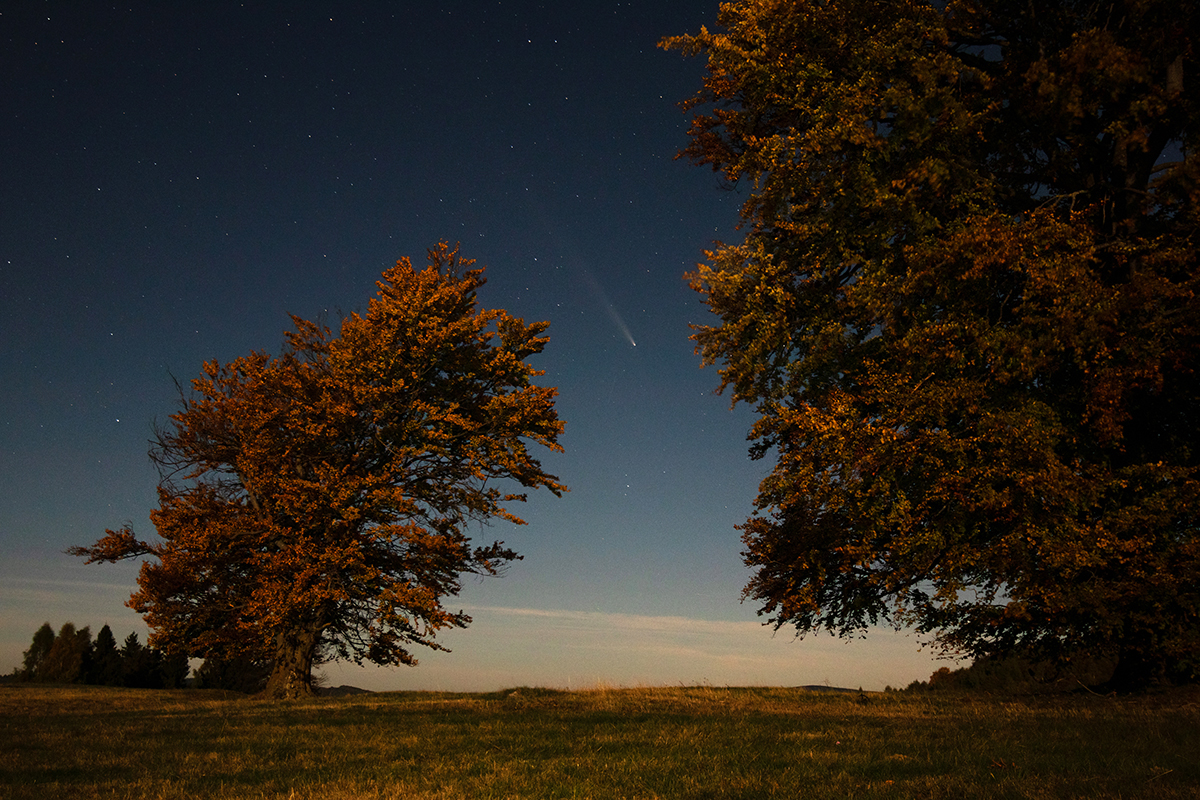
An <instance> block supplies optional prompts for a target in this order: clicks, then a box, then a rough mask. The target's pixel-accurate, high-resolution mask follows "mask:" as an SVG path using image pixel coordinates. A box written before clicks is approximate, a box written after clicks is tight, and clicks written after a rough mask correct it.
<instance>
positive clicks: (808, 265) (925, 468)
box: [663, 0, 1200, 687]
mask: <svg viewBox="0 0 1200 800" xmlns="http://www.w3.org/2000/svg"><path fill="white" fill-rule="evenodd" d="M1197 14H1198V12H1197V10H1196V7H1195V6H1194V4H1191V3H1183V4H1180V3H1176V2H1170V1H1169V0H1126V1H1125V2H1116V1H1110V2H1088V3H1081V2H1073V1H1069V0H1052V1H1051V2H1044V3H1032V4H1029V3H1024V2H1021V3H1016V2H1010V0H951V1H950V2H918V1H917V0H909V1H908V2H893V0H824V1H822V2H817V1H816V0H811V1H810V0H741V1H739V2H728V3H722V5H721V10H720V16H719V18H718V22H719V25H720V27H721V29H720V30H717V31H709V30H707V29H704V30H702V31H701V32H700V33H698V34H695V35H688V36H679V37H673V38H671V39H667V40H665V41H664V43H663V45H664V46H665V47H668V48H674V49H678V50H681V51H682V52H684V53H685V54H689V55H697V54H702V55H703V56H705V57H706V58H707V74H706V77H705V80H704V84H703V88H702V89H701V90H700V91H699V93H698V94H697V96H696V97H695V98H693V99H692V100H691V101H689V102H688V103H687V104H686V105H687V107H689V108H691V109H693V110H694V112H695V116H694V117H693V123H692V127H691V131H690V137H691V143H690V145H689V146H688V147H687V149H686V150H685V151H684V155H686V156H687V157H690V158H691V159H692V160H693V161H694V162H696V163H699V164H707V165H711V166H712V168H713V169H714V170H716V171H718V172H719V173H720V174H721V175H722V176H723V177H724V178H725V179H727V180H728V181H730V182H733V183H738V182H742V183H743V185H745V186H746V187H747V189H748V198H747V200H746V202H745V204H744V206H743V211H742V216H743V227H744V230H745V231H746V233H745V238H744V240H743V241H742V242H740V243H734V244H721V245H719V246H717V247H716V248H715V249H714V250H712V251H711V252H709V253H707V257H708V262H707V263H705V264H701V265H700V266H699V267H698V269H697V270H696V271H695V272H694V273H693V274H692V275H690V279H691V281H692V285H693V287H694V288H695V289H696V290H697V291H699V292H700V293H701V294H702V295H703V296H704V299H705V302H706V303H707V305H708V307H709V308H710V310H711V311H712V312H713V313H714V314H715V315H716V317H717V318H718V319H719V322H717V323H716V324H711V325H700V326H697V327H696V330H695V333H694V336H693V338H694V340H695V342H696V346H697V351H698V353H699V354H700V355H701V357H702V360H703V363H705V364H716V365H719V369H720V388H721V390H729V391H730V394H731V396H732V400H733V402H734V403H738V402H746V403H749V404H752V405H754V406H755V408H756V410H757V412H758V415H759V419H758V422H757V423H756V425H755V426H754V428H753V429H752V431H751V438H752V440H753V446H752V454H753V455H755V456H757V457H765V456H767V455H768V454H773V455H774V457H775V459H776V461H775V466H774V469H773V471H772V473H771V474H770V476H769V477H767V478H766V479H765V480H764V481H763V482H762V484H761V486H760V491H759V494H758V498H757V501H756V508H757V511H756V513H755V515H754V516H753V517H752V518H751V519H750V520H748V521H747V522H746V523H745V524H744V525H743V526H741V530H742V534H743V540H744V542H745V545H746V550H745V552H744V558H745V561H746V563H747V564H748V565H749V566H750V567H751V568H752V569H753V570H754V573H753V576H752V578H751V580H750V582H749V584H748V585H747V587H746V589H745V597H746V598H747V599H750V600H753V601H756V602H759V603H761V610H760V613H762V614H764V615H766V616H768V618H769V622H770V623H771V624H774V625H775V626H776V627H781V626H785V625H793V626H795V627H796V629H797V631H798V632H800V633H803V632H807V631H812V630H817V629H825V630H829V631H831V632H835V633H839V634H842V635H851V634H854V633H856V632H859V631H862V630H863V629H865V628H867V627H868V626H870V625H873V624H878V623H880V622H890V623H893V624H897V625H913V626H915V627H916V628H917V629H918V630H919V631H922V632H924V633H927V634H930V633H931V634H934V635H935V636H936V639H937V641H938V642H939V643H940V644H941V645H942V646H943V647H945V648H947V649H948V650H951V651H956V652H961V653H967V654H971V655H975V656H987V655H997V654H1004V653H1009V652H1016V651H1021V652H1028V653H1032V654H1035V655H1037V656H1038V657H1041V658H1054V659H1058V660H1069V659H1070V657H1071V655H1072V654H1073V653H1078V652H1080V651H1084V650H1087V651H1090V652H1093V653H1095V652H1106V653H1111V654H1112V655H1113V656H1114V657H1115V658H1117V659H1119V660H1118V666H1117V668H1116V673H1115V674H1114V676H1113V683H1114V685H1118V686H1125V687H1132V686H1137V685H1141V684H1144V683H1146V682H1147V681H1150V680H1153V679H1156V678H1162V677H1169V678H1174V679H1195V678H1196V676H1197V673H1198V670H1200V589H1198V587H1200V537H1198V536H1197V522H1198V519H1197V514H1198V508H1200V505H1198V504H1197V500H1200V480H1198V477H1200V476H1198V474H1197V469H1198V465H1200V462H1198V453H1197V450H1196V447H1195V440H1196V434H1195V431H1196V430H1197V425H1198V423H1200V413H1198V412H1200V409H1198V408H1197V393H1196V390H1195V386H1196V385H1198V382H1197V378H1196V375H1195V370H1196V366H1197V364H1196V355H1197V337H1198V334H1200V305H1198V303H1197V290H1198V289H1200V286H1198V284H1197V281H1198V275H1200V272H1198V271H1197V251H1198V247H1200V205H1198V203H1197V200H1198V198H1200V189H1198V186H1200V184H1198V181H1197V179H1198V178H1200V163H1198V161H1197V159H1196V157H1195V147H1196V136H1197V132H1198V122H1200V92H1196V91H1194V87H1192V90H1187V89H1186V88H1185V83H1186V82H1188V81H1190V79H1191V77H1192V76H1193V75H1194V69H1195V63H1196V62H1195V56H1196V47H1197V46H1198V44H1200V39H1198V37H1197V31H1198V25H1200V17H1198V16H1197Z"/></svg>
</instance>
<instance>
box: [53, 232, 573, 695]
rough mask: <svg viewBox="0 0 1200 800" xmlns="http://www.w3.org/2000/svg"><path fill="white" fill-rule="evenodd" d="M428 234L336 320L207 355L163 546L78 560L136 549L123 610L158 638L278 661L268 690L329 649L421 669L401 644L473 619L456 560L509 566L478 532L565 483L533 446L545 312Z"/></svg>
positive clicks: (282, 691) (172, 429)
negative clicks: (496, 291)
mask: <svg viewBox="0 0 1200 800" xmlns="http://www.w3.org/2000/svg"><path fill="white" fill-rule="evenodd" d="M472 263H473V262H472V261H470V260H467V259H464V258H461V257H460V256H459V255H458V251H457V249H451V248H450V247H448V246H447V245H445V244H441V245H439V246H438V247H436V248H434V249H433V250H431V251H430V253H429V266H428V267H427V268H425V269H423V270H421V271H418V270H416V269H414V268H413V266H412V264H411V263H410V262H409V261H408V259H404V260H402V261H400V262H399V263H398V264H397V265H396V266H395V267H394V268H393V269H389V270H387V271H386V272H384V273H383V280H382V281H381V282H380V283H379V284H378V285H379V293H378V296H377V297H375V298H373V299H372V300H371V301H370V305H369V308H368V310H367V312H366V313H365V314H363V315H361V316H360V315H359V314H352V315H351V316H349V317H347V318H346V319H344V320H343V321H342V323H341V329H340V334H339V335H337V336H334V335H333V333H332V331H330V330H329V329H328V328H326V327H324V326H322V325H318V324H315V323H313V322H309V321H306V320H303V319H300V318H298V317H293V321H294V323H295V330H294V331H292V332H290V333H288V334H287V342H286V346H285V347H284V349H283V352H282V353H281V354H280V355H279V356H277V357H271V356H269V355H267V354H266V353H260V352H255V353H252V354H251V355H248V356H245V357H242V358H239V359H237V360H235V361H233V362H231V363H229V364H225V365H222V364H220V363H218V362H216V361H212V362H208V363H206V364H205V365H204V370H203V375H202V377H200V378H198V379H196V380H194V381H192V393H191V395H190V396H185V397H184V399H183V407H182V410H180V411H179V412H178V413H176V414H174V415H172V417H171V424H170V425H169V426H168V427H167V428H165V429H164V430H162V431H160V432H159V435H158V437H157V441H156V442H155V443H154V446H153V449H152V451H151V455H152V457H153V458H154V459H155V461H156V462H157V463H158V464H159V465H160V467H161V471H162V473H163V480H162V482H161V483H160V486H159V507H158V508H157V509H156V510H155V511H153V512H152V514H151V520H152V522H153V524H154V526H155V528H156V530H157V532H158V536H159V540H158V541H142V540H139V539H138V538H137V537H136V536H135V535H134V533H133V532H132V531H131V530H130V529H129V527H128V526H126V527H125V528H122V529H120V530H115V531H114V530H110V531H108V532H107V534H106V535H105V536H104V538H102V539H101V540H100V541H98V542H97V543H96V544H95V545H93V546H91V547H80V548H74V549H73V552H74V553H75V554H77V555H83V556H86V557H87V558H88V560H89V561H115V560H118V559H126V558H140V557H146V556H148V557H150V559H149V560H147V561H145V562H144V563H143V565H142V568H141V573H140V576H139V578H138V590H137V592H136V593H134V594H133V596H132V597H131V598H130V601H129V605H130V606H131V607H132V608H133V609H135V610H137V611H138V612H140V613H142V614H144V615H145V618H146V621H147V623H148V624H149V626H150V627H151V629H152V631H153V633H152V638H151V643H152V644H153V645H154V646H156V647H159V648H160V649H166V650H172V651H184V652H186V653H188V654H189V655H192V656H200V657H213V658H218V659H224V660H231V659H251V660H255V661H260V662H264V663H267V664H270V665H271V666H272V672H271V675H270V678H269V679H268V682H267V689H266V692H267V694H268V695H270V696H274V697H296V696H301V695H306V694H310V693H312V691H313V688H312V677H311V673H312V668H313V665H314V664H315V663H318V662H320V661H321V660H324V659H329V658H343V659H345V658H349V659H353V660H355V661H357V662H361V661H363V660H364V659H365V660H368V661H372V662H374V663H377V664H415V663H416V661H415V659H414V658H413V656H412V654H411V653H410V651H409V648H410V647H411V646H412V645H423V646H427V647H432V648H438V649H440V648H439V645H438V644H437V643H436V641H435V634H436V633H437V632H438V631H439V630H441V629H444V628H447V627H464V626H466V625H467V624H468V623H469V622H470V618H469V617H468V616H467V615H466V614H464V613H462V612H453V611H450V610H448V609H446V608H445V607H444V606H443V601H444V600H445V599H446V598H447V597H448V596H454V595H455V594H457V592H458V591H459V589H460V580H461V576H462V575H463V574H470V573H473V574H481V575H492V574H496V573H497V571H498V570H500V569H501V568H502V567H503V565H504V564H505V563H506V562H509V561H511V560H512V559H514V558H519V556H517V555H516V553H514V552H513V551H512V550H510V549H508V548H507V547H505V546H504V544H503V543H502V542H499V541H497V542H494V543H491V544H484V545H476V544H474V543H473V542H472V540H471V538H470V536H469V534H470V533H471V532H472V528H473V527H475V526H478V525H482V524H484V523H487V522H488V521H489V520H492V519H495V518H500V519H506V520H509V521H510V522H515V523H521V520H520V519H518V518H517V517H516V516H514V515H513V514H512V513H511V512H510V511H509V510H507V505H508V504H510V503H511V502H514V501H522V500H524V499H525V495H523V494H514V493H509V492H508V491H506V489H505V488H504V487H505V486H506V485H508V486H518V487H523V488H538V487H545V488H546V489H549V490H550V491H551V492H553V493H555V494H559V493H561V492H562V491H564V490H565V487H564V486H563V485H562V484H560V483H559V482H558V481H557V479H556V478H555V477H554V476H553V475H549V474H547V473H546V472H545V471H544V470H543V469H542V467H541V465H540V463H539V462H538V460H537V459H536V458H535V457H534V456H533V455H532V454H531V453H530V451H529V445H530V444H533V443H536V444H538V445H543V446H545V447H548V448H550V449H551V450H560V449H561V448H560V447H559V445H558V444H557V438H558V436H559V434H560V433H561V432H562V429H563V424H562V422H561V421H560V420H559V418H558V416H557V414H556V412H555V409H554V398H555V395H556V390H555V389H553V388H549V387H541V386H537V385H535V384H534V383H532V381H531V379H532V378H533V377H534V376H536V375H539V374H541V373H540V372H539V371H537V370H535V369H533V368H532V367H531V366H530V365H529V364H528V363H527V362H526V359H528V358H529V357H530V356H532V355H534V354H536V353H539V352H541V350H542V348H543V347H544V346H545V344H546V342H547V338H546V337H544V336H542V333H543V332H544V331H545V329H546V328H547V325H548V323H544V322H539V323H532V324H526V323H525V322H524V321H523V320H521V319H518V318H514V317H512V316H510V315H509V314H508V313H507V312H505V311H502V310H484V309H480V308H477V301H476V291H477V289H478V288H479V287H480V286H482V285H483V284H484V277H483V270H481V269H470V267H471V265H472Z"/></svg>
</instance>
